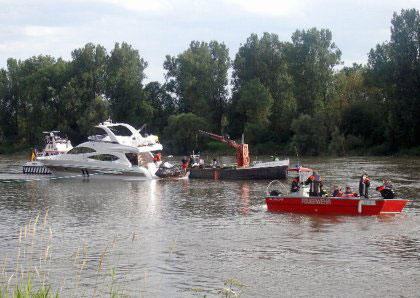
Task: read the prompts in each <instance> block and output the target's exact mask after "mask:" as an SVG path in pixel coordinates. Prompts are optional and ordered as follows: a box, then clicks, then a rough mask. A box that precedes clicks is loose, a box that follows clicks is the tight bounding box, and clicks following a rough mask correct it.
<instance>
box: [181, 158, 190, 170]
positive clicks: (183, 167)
mask: <svg viewBox="0 0 420 298" xmlns="http://www.w3.org/2000/svg"><path fill="white" fill-rule="evenodd" d="M181 162H182V169H183V170H184V173H186V172H187V170H188V159H187V157H185V156H184V158H183V159H182V160H181Z"/></svg>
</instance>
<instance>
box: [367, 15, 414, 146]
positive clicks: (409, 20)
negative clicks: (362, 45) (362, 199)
mask: <svg viewBox="0 0 420 298" xmlns="http://www.w3.org/2000/svg"><path fill="white" fill-rule="evenodd" d="M391 24H392V26H391V40H390V42H389V43H385V44H382V45H377V46H376V48H375V49H372V50H371V51H370V53H369V63H368V66H369V79H370V80H371V82H372V83H373V84H374V85H375V86H377V87H379V88H381V90H382V94H383V101H382V102H383V104H385V105H387V107H388V111H389V112H388V119H387V120H388V125H387V140H388V141H389V143H390V145H391V146H392V147H393V149H394V150H396V149H399V148H407V147H411V146H418V145H419V144H420V117H419V114H420V55H419V53H420V43H419V39H420V37H419V36H420V15H419V11H417V10H416V9H408V10H404V9H403V10H401V13H400V14H397V13H394V15H393V18H392V21H391Z"/></svg>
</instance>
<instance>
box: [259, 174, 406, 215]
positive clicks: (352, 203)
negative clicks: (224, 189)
mask: <svg viewBox="0 0 420 298" xmlns="http://www.w3.org/2000/svg"><path fill="white" fill-rule="evenodd" d="M288 172H289V176H291V177H293V176H295V177H299V181H301V182H300V187H299V189H298V190H297V191H295V192H291V191H290V189H288V188H287V187H286V186H285V185H283V184H282V183H281V182H279V181H276V180H274V181H271V182H270V184H269V185H268V186H267V195H266V197H265V202H266V204H267V210H268V211H272V212H288V213H304V214H322V215H381V214H392V213H400V212H401V211H402V209H403V208H404V206H405V205H406V204H407V202H408V201H407V200H403V199H389V197H390V196H389V192H390V191H389V190H387V191H383V190H381V195H382V198H369V199H367V198H364V197H354V196H342V197H328V196H320V197H310V196H309V187H307V186H306V185H304V184H303V183H302V181H306V179H307V177H309V176H310V175H312V172H313V171H312V169H309V168H302V167H296V168H291V169H289V171H288ZM305 178H306V179H305Z"/></svg>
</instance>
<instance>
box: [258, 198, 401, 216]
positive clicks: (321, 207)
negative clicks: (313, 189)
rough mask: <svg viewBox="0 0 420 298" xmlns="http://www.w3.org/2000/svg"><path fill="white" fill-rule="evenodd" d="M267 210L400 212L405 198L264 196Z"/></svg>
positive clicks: (357, 212)
mask: <svg viewBox="0 0 420 298" xmlns="http://www.w3.org/2000/svg"><path fill="white" fill-rule="evenodd" d="M265 201H266V203H267V209H268V211H272V212H288V213H304V214H323V215H380V214H389V213H391V214H392V213H400V212H401V211H402V209H403V208H404V206H405V205H406V204H407V200H399V199H392V200H386V199H362V198H334V197H331V198H330V197H266V198H265Z"/></svg>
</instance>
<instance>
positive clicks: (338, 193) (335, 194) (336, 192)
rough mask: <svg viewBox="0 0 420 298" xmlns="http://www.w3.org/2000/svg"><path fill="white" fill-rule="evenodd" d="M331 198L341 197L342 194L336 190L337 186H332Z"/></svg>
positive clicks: (338, 189) (339, 190)
mask: <svg viewBox="0 0 420 298" xmlns="http://www.w3.org/2000/svg"><path fill="white" fill-rule="evenodd" d="M332 196H333V197H342V196H343V192H342V191H341V189H340V188H338V185H334V191H333V193H332Z"/></svg>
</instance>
